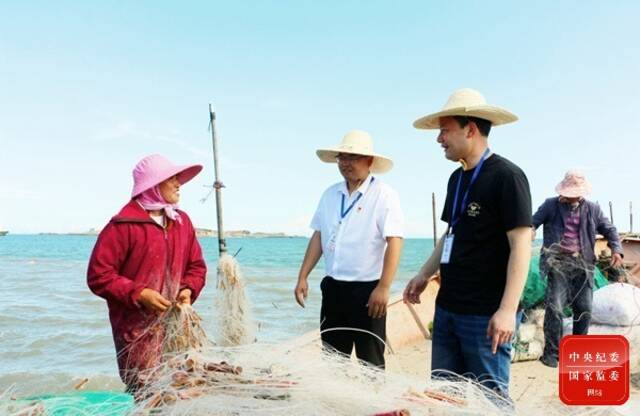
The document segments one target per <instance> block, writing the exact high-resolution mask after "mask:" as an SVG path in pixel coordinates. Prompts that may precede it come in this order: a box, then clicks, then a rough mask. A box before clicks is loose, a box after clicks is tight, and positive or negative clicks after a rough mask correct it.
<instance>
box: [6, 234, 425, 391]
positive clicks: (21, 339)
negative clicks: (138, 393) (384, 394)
mask: <svg viewBox="0 0 640 416" xmlns="http://www.w3.org/2000/svg"><path fill="white" fill-rule="evenodd" d="M95 240H96V238H95V237H93V236H62V235H11V234H9V235H7V236H4V237H0V392H2V391H4V390H6V389H7V388H9V387H12V386H13V388H14V389H15V391H16V393H18V394H33V393H44V392H59V391H66V390H70V389H72V388H73V385H74V384H76V383H77V382H78V381H80V380H82V379H83V378H89V380H90V381H89V383H88V384H87V386H86V388H88V389H120V388H121V384H120V381H119V378H118V375H117V367H116V362H115V351H114V348H113V342H112V339H111V329H110V326H109V320H108V317H107V306H106V303H105V301H103V300H102V299H100V298H98V297H97V296H95V295H93V294H92V293H91V292H90V291H89V289H88V288H87V286H86V267H87V261H88V259H89V256H90V254H91V250H92V248H93V245H94V244H95ZM307 241H308V240H307V239H306V238H259V239H258V238H232V239H227V245H228V247H229V252H230V253H232V254H233V253H235V252H236V251H237V250H238V249H240V248H242V250H241V252H240V253H239V255H238V257H237V258H238V261H239V262H240V265H241V267H242V271H243V274H244V276H245V279H246V281H247V293H248V297H249V299H250V302H251V304H252V311H253V315H254V317H255V318H256V320H257V322H258V332H257V337H258V339H259V340H261V341H266V342H277V341H281V340H284V339H289V338H292V337H295V336H298V335H301V334H303V333H305V332H307V331H310V330H312V329H315V328H316V327H317V326H318V321H319V311H320V290H319V284H320V279H321V278H322V276H323V267H322V260H320V263H319V264H318V267H316V269H315V270H314V271H313V273H312V275H311V277H310V293H309V299H308V301H307V307H306V308H305V309H302V308H300V307H299V306H298V305H297V304H296V303H295V300H294V298H293V288H294V286H295V282H296V278H297V274H298V268H299V266H300V262H301V261H302V258H303V256H304V252H305V249H306V245H307ZM200 242H201V244H202V246H203V250H204V252H205V257H206V260H207V264H208V266H209V273H210V275H209V282H208V285H207V286H206V287H205V289H204V290H203V292H202V294H201V295H200V298H199V299H198V301H197V302H196V304H195V305H194V307H195V309H196V310H197V311H198V313H199V314H200V315H201V316H202V318H203V321H204V326H205V329H206V330H207V332H208V333H209V334H214V333H215V328H214V327H213V322H214V319H213V299H214V294H215V292H214V291H215V269H216V262H217V256H218V252H217V239H215V238H201V239H200ZM432 248H433V241H432V240H430V239H408V240H406V242H405V247H404V251H403V255H402V260H401V263H400V270H399V272H398V276H397V278H396V281H395V282H394V286H393V293H396V292H398V291H400V290H402V288H404V283H405V282H406V281H408V280H409V279H410V278H411V277H412V276H413V274H414V273H415V272H416V271H417V270H418V268H419V267H420V265H421V264H422V262H423V261H424V259H425V258H426V256H427V255H428V254H430V252H431V250H432Z"/></svg>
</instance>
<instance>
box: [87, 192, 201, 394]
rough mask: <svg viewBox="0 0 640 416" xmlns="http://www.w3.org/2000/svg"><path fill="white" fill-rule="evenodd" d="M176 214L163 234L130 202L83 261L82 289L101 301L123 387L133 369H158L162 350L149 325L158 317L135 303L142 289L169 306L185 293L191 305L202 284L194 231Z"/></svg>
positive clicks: (159, 332)
mask: <svg viewBox="0 0 640 416" xmlns="http://www.w3.org/2000/svg"><path fill="white" fill-rule="evenodd" d="M178 212H179V214H180V220H181V221H170V223H169V225H168V227H167V228H166V229H163V228H162V227H161V226H160V225H158V224H157V223H156V222H155V221H154V220H153V219H152V218H151V217H150V216H149V214H148V213H147V212H146V211H145V210H144V208H142V207H141V206H140V204H138V203H137V202H136V201H134V200H131V201H130V202H129V203H128V204H127V205H125V206H124V208H122V210H121V211H120V213H119V214H118V215H116V216H115V217H113V218H112V219H111V221H110V222H109V223H108V224H107V226H106V227H105V228H104V229H103V230H102V232H101V233H100V235H99V236H98V241H96V245H95V247H94V248H93V253H92V254H91V260H90V261H89V268H88V271H87V284H88V285H89V288H90V289H91V291H92V292H93V293H95V294H96V295H98V296H100V297H102V298H104V299H106V300H107V305H108V306H109V320H110V321H111V329H112V332H113V340H114V343H115V347H116V354H117V357H118V367H119V369H120V377H121V378H122V380H123V381H124V382H125V383H126V384H127V385H128V386H129V387H132V386H134V385H136V384H137V378H136V376H137V373H138V371H139V370H143V369H145V368H150V367H154V366H155V365H157V364H158V360H159V358H160V354H161V351H162V338H163V335H164V333H163V329H162V328H159V327H158V325H153V324H154V323H156V322H157V321H158V316H157V315H155V314H153V313H152V312H149V311H148V310H146V309H145V308H144V307H142V306H141V305H138V303H137V301H138V298H139V297H140V292H142V289H144V288H150V289H154V290H156V291H158V292H160V293H161V294H162V295H163V296H164V297H165V298H167V299H168V300H170V301H174V300H176V297H177V295H178V292H179V291H180V290H181V289H183V288H189V289H191V302H192V303H193V302H194V301H195V300H196V298H197V297H198V295H199V294H200V291H201V290H202V287H203V286H204V283H205V276H206V272H207V267H206V265H205V262H204V259H203V257H202V249H201V248H200V244H199V243H198V240H197V239H196V235H195V229H194V228H193V225H192V224H191V220H190V219H189V217H188V216H187V214H186V213H185V212H183V211H178Z"/></svg>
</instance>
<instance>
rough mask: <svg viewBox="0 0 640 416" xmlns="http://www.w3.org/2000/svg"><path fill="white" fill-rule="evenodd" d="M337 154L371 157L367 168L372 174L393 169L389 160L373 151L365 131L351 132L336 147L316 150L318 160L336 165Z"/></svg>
mask: <svg viewBox="0 0 640 416" xmlns="http://www.w3.org/2000/svg"><path fill="white" fill-rule="evenodd" d="M338 153H350V154H354V155H363V156H372V157H373V163H372V164H371V167H370V168H369V170H370V171H371V172H372V173H385V172H388V171H390V170H391V168H392V167H393V161H392V160H391V159H389V158H388V157H386V156H383V155H380V154H378V153H375V152H374V151H373V139H372V138H371V136H370V135H369V133H367V132H366V131H362V130H351V131H350V132H348V133H347V134H346V135H345V136H344V137H343V138H342V143H340V144H339V145H338V146H336V147H330V148H327V149H318V150H316V154H317V155H318V157H319V158H320V160H322V161H323V162H326V163H337V161H336V156H337V155H338Z"/></svg>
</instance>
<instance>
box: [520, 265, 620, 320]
mask: <svg viewBox="0 0 640 416" xmlns="http://www.w3.org/2000/svg"><path fill="white" fill-rule="evenodd" d="M593 277H594V290H596V289H600V288H601V287H603V286H606V285H608V284H609V281H608V280H607V278H606V277H604V274H602V272H601V271H600V269H598V268H597V267H596V269H595V271H594V274H593ZM546 290H547V279H546V277H542V276H540V254H534V255H533V256H531V263H529V275H528V276H527V283H526V284H525V285H524V291H523V292H522V298H521V299H520V305H521V306H522V307H523V308H524V309H531V308H533V307H535V306H538V305H541V304H543V303H544V292H545V291H546Z"/></svg>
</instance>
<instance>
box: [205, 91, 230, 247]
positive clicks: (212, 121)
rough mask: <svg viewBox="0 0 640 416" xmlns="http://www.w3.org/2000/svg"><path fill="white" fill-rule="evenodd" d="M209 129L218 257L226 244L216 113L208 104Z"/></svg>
mask: <svg viewBox="0 0 640 416" xmlns="http://www.w3.org/2000/svg"><path fill="white" fill-rule="evenodd" d="M209 127H210V128H211V142H212V143H213V169H214V174H215V182H214V183H213V187H214V188H215V191H216V215H217V217H218V218H217V219H218V252H219V254H220V255H222V254H223V253H226V252H227V242H226V241H225V239H224V228H223V226H222V187H223V186H224V185H223V184H222V182H220V175H219V170H218V138H217V135H216V113H215V112H214V111H213V109H212V107H211V104H209Z"/></svg>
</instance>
